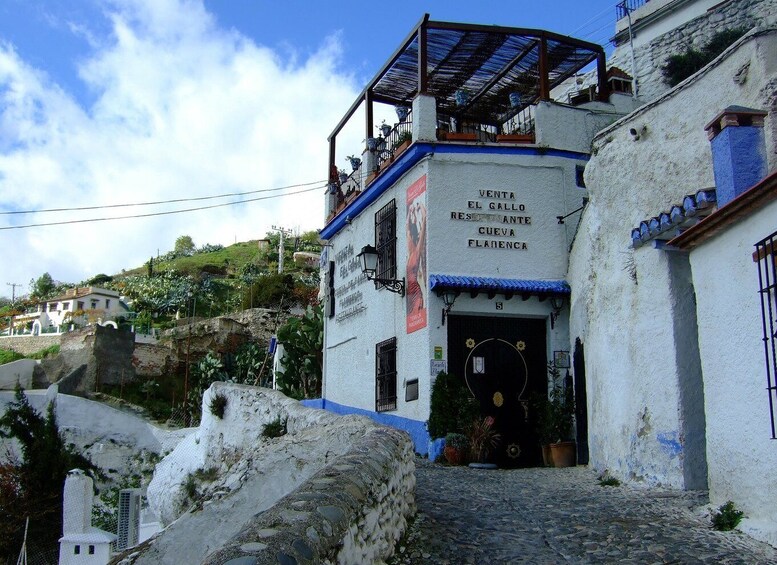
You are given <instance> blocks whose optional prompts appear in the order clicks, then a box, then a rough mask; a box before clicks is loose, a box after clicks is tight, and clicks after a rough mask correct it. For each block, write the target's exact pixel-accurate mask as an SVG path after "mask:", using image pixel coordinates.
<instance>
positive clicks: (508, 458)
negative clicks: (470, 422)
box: [448, 316, 547, 467]
mask: <svg viewBox="0 0 777 565" xmlns="http://www.w3.org/2000/svg"><path fill="white" fill-rule="evenodd" d="M545 332H546V327H545V320H544V319H539V320H537V319H527V318H485V317H479V316H450V317H449V318H448V372H450V373H452V374H454V375H456V376H458V377H461V378H463V379H464V380H465V382H466V384H467V386H468V387H469V389H470V391H471V392H472V394H473V395H474V396H475V398H476V399H477V400H478V402H479V403H480V410H481V414H482V416H483V417H486V416H491V417H493V418H494V428H495V429H496V431H497V432H498V433H499V434H500V441H499V444H498V446H497V448H496V450H495V453H494V454H493V456H492V457H491V459H493V461H494V462H495V463H497V464H499V465H500V466H501V467H527V466H534V465H539V464H540V463H541V462H542V453H541V451H540V445H539V441H538V438H537V433H536V429H535V427H534V426H533V425H532V424H530V422H531V421H533V417H532V416H533V415H532V414H530V413H529V402H528V400H529V395H530V394H531V393H532V392H533V391H538V392H541V393H543V394H547V355H546V333H545Z"/></svg>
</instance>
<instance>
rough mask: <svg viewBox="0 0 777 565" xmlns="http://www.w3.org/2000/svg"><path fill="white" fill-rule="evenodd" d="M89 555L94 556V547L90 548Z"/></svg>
mask: <svg viewBox="0 0 777 565" xmlns="http://www.w3.org/2000/svg"><path fill="white" fill-rule="evenodd" d="M89 555H94V546H93V545H90V546H89Z"/></svg>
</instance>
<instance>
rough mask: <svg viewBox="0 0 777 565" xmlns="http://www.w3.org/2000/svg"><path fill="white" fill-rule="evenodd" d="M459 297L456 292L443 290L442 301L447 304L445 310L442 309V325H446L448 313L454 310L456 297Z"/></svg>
mask: <svg viewBox="0 0 777 565" xmlns="http://www.w3.org/2000/svg"><path fill="white" fill-rule="evenodd" d="M458 295H459V293H458V292H456V291H455V290H443V291H442V301H443V304H445V308H443V309H442V325H443V326H444V325H445V318H446V316H448V312H450V311H451V308H453V303H454V302H456V297H457V296H458Z"/></svg>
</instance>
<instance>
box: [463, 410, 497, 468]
mask: <svg viewBox="0 0 777 565" xmlns="http://www.w3.org/2000/svg"><path fill="white" fill-rule="evenodd" d="M493 426H494V418H493V417H492V416H486V417H485V418H482V419H480V418H478V419H477V420H475V421H473V422H472V424H470V426H469V428H468V429H467V437H468V438H469V449H470V453H471V454H472V456H473V457H474V458H475V459H476V461H475V462H473V463H470V467H476V468H479V469H495V468H496V465H495V464H493V463H487V460H488V456H489V455H491V452H492V451H493V450H494V449H495V448H496V446H497V445H498V444H499V440H500V439H501V436H500V435H499V433H497V431H496V430H495V429H494V428H493Z"/></svg>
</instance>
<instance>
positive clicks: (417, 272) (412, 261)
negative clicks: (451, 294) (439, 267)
mask: <svg viewBox="0 0 777 565" xmlns="http://www.w3.org/2000/svg"><path fill="white" fill-rule="evenodd" d="M406 218H407V220H406V223H405V235H406V238H407V266H406V270H407V273H406V280H407V291H406V296H405V304H406V306H407V333H413V332H414V331H417V330H420V329H421V328H425V327H426V308H427V298H428V295H429V285H428V283H427V281H426V175H424V176H422V177H421V178H420V179H418V180H417V181H415V182H414V183H413V184H411V185H410V187H409V188H408V189H407V215H406Z"/></svg>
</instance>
